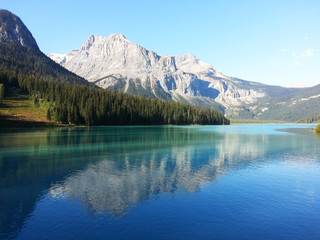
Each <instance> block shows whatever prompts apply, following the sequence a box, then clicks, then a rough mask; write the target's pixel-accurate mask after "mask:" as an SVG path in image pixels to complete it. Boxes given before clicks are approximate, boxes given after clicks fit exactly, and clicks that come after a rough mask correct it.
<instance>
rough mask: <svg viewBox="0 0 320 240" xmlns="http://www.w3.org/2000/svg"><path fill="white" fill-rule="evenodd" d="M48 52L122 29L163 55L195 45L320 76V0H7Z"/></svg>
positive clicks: (215, 60) (283, 72)
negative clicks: (93, 36)
mask: <svg viewBox="0 0 320 240" xmlns="http://www.w3.org/2000/svg"><path fill="white" fill-rule="evenodd" d="M0 8H3V9H7V10H9V11H11V12H13V13H14V14H16V15H18V16H19V17H20V18H21V19H22V21H23V22H24V23H25V24H26V26H27V27H28V28H29V30H30V31H31V32H32V34H33V36H34V37H35V39H36V40H37V42H38V45H39V47H40V49H41V50H42V51H43V52H44V53H49V52H54V53H67V52H69V51H70V50H72V49H78V48H79V47H80V46H82V45H83V44H84V42H85V41H86V40H87V38H88V36H89V35H92V34H97V35H103V36H109V34H111V33H122V34H124V35H125V36H126V37H127V39H128V40H130V41H132V42H135V43H137V44H139V45H141V46H143V47H145V48H147V49H150V50H153V51H155V52H157V53H158V54H161V55H179V54H186V53H192V54H194V55H196V56H197V57H198V58H199V59H200V60H202V61H204V62H207V63H210V64H212V65H214V66H215V67H216V68H217V69H218V70H220V71H222V72H223V73H224V74H226V75H229V76H233V77H238V78H242V79H245V80H250V81H257V82H263V83H267V84H273V85H285V84H288V83H293V82H304V83H310V84H311V83H312V84H319V83H320V1H319V0H264V1H263V0H242V1H240V0H183V1H180V0H157V1H152V0H132V1H129V0H114V1H111V0H90V1H89V0H86V1H82V0H78V1H71V0H70V1H68V0H54V1H47V0H1V2H0Z"/></svg>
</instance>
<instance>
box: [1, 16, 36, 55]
mask: <svg viewBox="0 0 320 240" xmlns="http://www.w3.org/2000/svg"><path fill="white" fill-rule="evenodd" d="M9 41H14V42H16V43H19V44H20V45H21V46H24V47H32V48H35V49H39V47H38V45H37V42H36V40H35V39H34V38H33V36H32V34H31V32H30V31H29V30H28V29H27V27H26V26H25V25H24V24H23V22H22V21H21V19H20V18H19V17H17V16H16V15H14V14H12V13H11V12H9V11H7V10H0V42H9Z"/></svg>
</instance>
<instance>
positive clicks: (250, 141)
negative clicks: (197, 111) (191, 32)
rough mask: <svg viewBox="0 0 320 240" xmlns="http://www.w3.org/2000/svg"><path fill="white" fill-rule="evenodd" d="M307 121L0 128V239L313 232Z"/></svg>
mask: <svg viewBox="0 0 320 240" xmlns="http://www.w3.org/2000/svg"><path fill="white" fill-rule="evenodd" d="M314 127H315V125H284V124H282V125H271V124H270V125H232V126H190V127H171V126H169V127H163V126H159V127H152V126H151V127H92V128H61V129H60V128H55V129H43V128H42V129H29V130H24V131H23V130H22V129H20V130H19V129H7V130H2V132H0V239H55V240H56V239H184V240H185V239H303V240H306V239H320V138H317V137H316V136H315V135H314V134H312V131H311V128H314Z"/></svg>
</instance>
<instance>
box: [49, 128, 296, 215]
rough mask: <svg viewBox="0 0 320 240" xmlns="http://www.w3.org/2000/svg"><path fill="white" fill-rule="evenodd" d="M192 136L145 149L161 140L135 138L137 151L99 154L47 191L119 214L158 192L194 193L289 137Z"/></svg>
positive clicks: (92, 209) (93, 208)
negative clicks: (106, 154)
mask: <svg viewBox="0 0 320 240" xmlns="http://www.w3.org/2000/svg"><path fill="white" fill-rule="evenodd" d="M186 132H187V133H188V131H186ZM175 134H177V132H176V133H175ZM182 134H185V133H182ZM189 134H191V133H190V132H189ZM192 135H193V136H192V137H190V136H189V137H187V138H186V137H184V138H181V136H180V137H179V134H177V135H175V136H174V137H173V136H172V137H173V138H170V137H169V138H167V140H168V141H169V139H170V141H172V140H174V142H175V144H173V145H170V144H169V145H166V146H165V147H164V148H161V149H157V148H149V147H148V146H149V145H150V144H154V145H156V146H158V145H159V144H160V145H161V142H163V139H161V138H157V140H156V142H152V141H151V142H150V140H151V139H150V138H147V140H146V142H144V141H142V142H141V141H140V142H139V144H137V142H136V144H135V147H136V149H138V150H139V151H123V152H122V153H121V154H114V155H111V156H103V157H102V158H101V161H99V162H97V163H95V164H91V165H90V166H88V167H87V168H86V169H84V170H83V171H80V172H77V173H75V174H73V175H71V176H69V177H67V178H66V179H65V180H64V181H63V183H61V184H55V185H53V186H52V187H51V188H50V195H51V196H52V197H53V198H67V199H71V200H72V199H74V200H80V201H81V202H82V203H83V205H84V206H85V208H86V209H87V210H88V213H90V214H110V215H116V216H119V215H122V214H126V213H127V211H128V209H130V208H131V207H133V206H135V205H137V204H139V203H141V202H143V201H145V200H148V199H152V198H153V197H154V196H157V195H158V194H160V193H173V192H175V191H180V192H181V191H183V192H191V193H192V192H197V191H198V190H199V189H201V187H202V186H204V185H206V184H207V183H210V182H212V181H215V180H216V179H217V178H218V177H219V176H220V175H221V174H223V173H224V172H225V171H227V170H228V169H232V168H237V167H241V168H243V167H244V166H247V165H249V164H253V163H254V162H255V161H259V160H261V158H262V157H263V156H264V155H265V154H266V153H267V152H269V149H270V148H271V147H272V149H277V147H278V148H279V149H285V148H291V147H292V143H293V142H292V140H294V139H291V141H289V142H290V144H288V141H281V142H282V143H283V144H282V143H281V144H280V145H279V143H277V144H278V145H277V146H273V139H274V138H275V137H278V138H279V137H280V138H281V136H262V135H234V134H226V135H221V134H217V133H199V132H192ZM282 137H283V138H288V137H287V136H282ZM179 139H180V140H181V139H185V141H184V143H183V144H181V142H180V144H178V143H179ZM128 144H129V143H128ZM130 144H133V143H130ZM127 147H128V146H127Z"/></svg>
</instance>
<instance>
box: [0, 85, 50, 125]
mask: <svg viewBox="0 0 320 240" xmlns="http://www.w3.org/2000/svg"><path fill="white" fill-rule="evenodd" d="M6 94H7V96H6V97H5V99H4V100H3V102H2V104H1V105H0V127H38V126H53V125H55V123H54V122H51V121H49V120H47V118H46V116H47V109H46V107H45V106H39V107H37V106H35V105H34V103H33V100H32V99H31V98H30V96H29V95H27V94H25V93H23V92H21V91H20V90H17V89H10V91H7V92H6Z"/></svg>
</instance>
